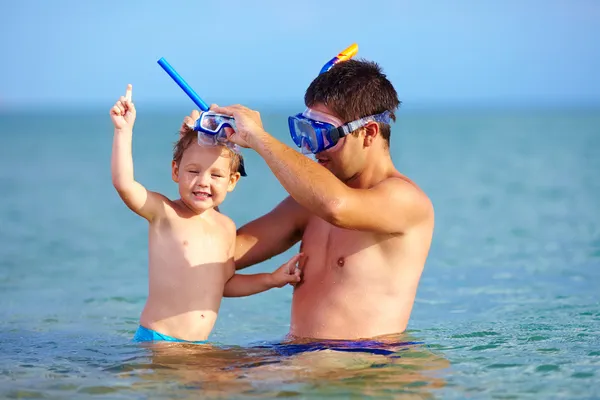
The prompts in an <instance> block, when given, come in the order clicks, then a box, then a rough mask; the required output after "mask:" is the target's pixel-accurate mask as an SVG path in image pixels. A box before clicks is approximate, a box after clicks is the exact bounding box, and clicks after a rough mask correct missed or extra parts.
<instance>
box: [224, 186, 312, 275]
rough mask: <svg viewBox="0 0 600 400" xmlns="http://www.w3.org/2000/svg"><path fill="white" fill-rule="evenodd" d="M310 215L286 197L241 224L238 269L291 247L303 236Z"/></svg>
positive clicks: (236, 259) (236, 248) (236, 254)
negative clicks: (256, 217) (257, 216)
mask: <svg viewBox="0 0 600 400" xmlns="http://www.w3.org/2000/svg"><path fill="white" fill-rule="evenodd" d="M308 218H309V213H308V211H307V210H306V209H305V208H304V207H302V206H301V205H299V204H298V203H297V202H296V201H295V200H294V199H293V198H292V197H287V198H286V199H285V200H283V201H282V202H281V203H279V204H278V205H277V206H276V207H275V208H274V209H273V210H272V211H270V212H269V213H267V214H265V215H263V216H262V217H260V218H258V219H255V220H254V221H252V222H249V223H247V224H246V225H244V226H242V227H241V228H240V229H238V231H237V237H236V245H235V252H234V259H235V266H236V269H243V268H246V267H249V266H251V265H254V264H258V263H260V262H263V261H265V260H268V259H270V258H271V257H274V256H276V255H277V254H281V253H283V252H284V251H286V250H288V249H289V248H290V247H292V246H293V245H294V244H296V243H297V242H298V241H299V240H300V239H301V238H302V234H303V233H304V229H305V227H306V224H307V222H308Z"/></svg>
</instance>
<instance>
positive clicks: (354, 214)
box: [214, 105, 433, 233]
mask: <svg viewBox="0 0 600 400" xmlns="http://www.w3.org/2000/svg"><path fill="white" fill-rule="evenodd" d="M214 111H216V112H219V113H224V114H227V115H231V116H233V117H234V118H235V123H236V130H229V131H228V130H227V129H228V128H227V129H226V132H228V133H227V135H228V136H227V137H228V138H229V140H231V141H233V142H235V143H237V144H239V145H240V146H244V147H251V148H252V149H254V150H255V151H256V152H257V153H259V154H260V156H261V157H262V158H263V159H264V160H265V161H266V163H267V165H268V166H269V168H270V169H271V171H273V173H274V174H275V176H276V177H277V179H278V180H279V182H280V183H281V184H282V185H283V187H284V188H285V190H286V191H287V192H288V193H289V194H290V195H291V196H292V197H293V198H294V199H295V200H296V201H297V202H298V204H300V205H301V206H303V207H304V208H306V209H307V210H308V211H309V212H310V213H312V214H314V215H317V216H319V217H321V218H322V219H324V220H326V221H328V222H329V223H331V224H333V225H335V226H339V227H342V228H346V229H357V230H368V231H373V232H382V233H402V232H405V231H406V230H407V229H408V228H409V227H410V226H413V225H415V224H417V223H420V222H422V221H425V220H426V219H428V218H430V217H431V216H432V215H433V207H432V205H431V202H430V201H429V199H428V198H427V196H426V195H425V194H424V193H423V192H421V191H420V190H419V189H418V188H417V187H416V185H414V184H413V183H412V182H410V181H408V180H406V179H403V178H400V177H397V178H389V179H387V180H385V181H384V182H382V183H381V184H379V185H377V186H376V187H373V188H370V189H354V188H350V187H348V186H347V185H346V184H344V183H343V182H342V181H340V180H339V179H338V178H337V177H335V175H333V174H332V173H331V172H330V171H329V170H327V169H326V168H325V167H323V166H322V165H319V164H318V163H316V162H314V161H312V160H310V159H308V158H307V157H305V156H304V155H302V154H300V153H299V152H297V151H295V150H294V149H292V148H290V147H289V146H286V145H285V144H283V143H281V142H280V141H279V140H277V139H275V138H274V137H273V136H271V135H269V134H268V133H267V132H265V130H264V129H263V125H262V122H261V120H260V114H259V113H258V112H256V111H253V110H250V109H248V108H246V107H243V106H240V105H236V106H230V107H215V108H214ZM375 126H377V124H375V123H373V124H372V127H371V129H373V127H375Z"/></svg>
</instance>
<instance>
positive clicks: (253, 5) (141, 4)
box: [0, 0, 600, 109]
mask: <svg viewBox="0 0 600 400" xmlns="http://www.w3.org/2000/svg"><path fill="white" fill-rule="evenodd" d="M0 4H1V6H0V48H1V49H2V62H1V63H0V69H1V71H0V72H1V73H0V109H1V108H12V107H17V108H18V107H24V106H32V105H44V106H51V107H53V108H55V107H59V108H60V107H65V108H66V107H69V108H70V107H74V106H75V107H76V106H82V107H103V108H106V107H107V105H110V104H112V103H113V102H114V101H115V99H116V98H117V97H118V96H119V95H121V93H122V92H123V91H124V88H125V85H126V84H127V83H132V84H133V86H134V100H135V101H136V102H137V103H140V102H142V103H145V104H152V105H155V106H158V107H169V108H170V107H175V106H181V105H188V106H190V107H191V106H192V103H191V101H190V100H189V99H188V98H187V97H186V96H185V94H184V93H183V92H182V91H181V90H180V89H179V88H178V87H177V86H176V85H175V84H174V83H173V82H172V81H171V80H170V78H169V77H168V75H166V74H165V73H164V71H163V70H162V69H161V68H160V67H159V66H158V65H157V64H156V61H157V60H158V59H159V58H160V57H165V58H166V59H167V60H168V61H169V62H170V63H171V64H172V65H173V66H174V67H175V68H176V69H177V70H178V72H179V73H180V74H181V75H182V76H183V77H184V78H185V79H186V80H187V81H188V82H189V83H190V85H191V86H192V87H193V88H194V89H196V91H197V92H198V93H199V94H200V96H201V97H203V98H204V99H205V100H206V101H207V102H209V103H210V102H219V103H220V104H228V103H238V102H241V103H247V104H249V105H258V104H271V105H277V104H287V103H296V102H301V101H302V97H303V95H304V91H305V89H306V86H307V85H308V84H309V83H310V81H311V80H312V79H313V78H314V77H315V76H316V74H317V73H318V71H319V69H320V68H321V66H322V65H323V64H324V63H325V62H326V61H328V60H329V59H330V58H331V57H332V56H334V55H335V54H337V53H338V52H339V51H340V50H342V49H344V48H345V47H347V46H348V45H350V44H351V43H353V42H356V43H358V45H359V56H360V57H364V58H368V59H371V60H375V61H377V62H379V63H380V64H381V66H382V67H383V69H384V71H385V72H386V73H387V75H388V77H389V78H390V80H391V81H392V83H393V84H394V85H395V87H396V89H397V90H398V92H399V94H400V97H401V100H402V101H403V102H404V105H405V106H406V105H408V106H410V105H420V106H427V105H461V104H465V105H469V104H470V105H481V104H492V105H536V104H553V105H554V104H569V105H571V104H600V45H599V44H598V43H599V40H600V39H599V38H600V1H595V0H573V1H568V0H565V1H553V0H550V1H511V0H509V1H497V0H494V1H485V0H482V1H466V0H465V1H460V0H459V1H442V0H440V1H428V0H422V1H418V0H413V1H401V0H399V1H393V0H387V1H382V0H370V1H360V2H359V1H353V0H332V1H325V0H320V1H313V0H310V1H302V2H293V1H259V0H256V1H228V2H227V1H211V2H207V1H168V2H167V1H163V2H153V1H134V0H131V1H123V2H107V1H89V2H88V1H66V0H56V1H45V0H38V1H31V0H19V1H13V2H9V1H7V0H1V3H0Z"/></svg>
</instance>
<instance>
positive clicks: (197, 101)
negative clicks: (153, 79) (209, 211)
mask: <svg viewBox="0 0 600 400" xmlns="http://www.w3.org/2000/svg"><path fill="white" fill-rule="evenodd" d="M157 63H158V65H160V66H161V67H162V69H164V70H165V72H166V73H167V74H169V76H170V77H171V78H172V79H173V80H174V81H175V83H177V84H178V85H179V87H180V88H181V89H182V90H183V91H184V92H185V93H186V94H187V95H188V96H189V98H190V99H192V101H193V102H194V104H196V105H197V106H198V108H200V109H201V110H202V111H208V110H209V108H210V107H209V106H208V104H206V103H205V102H204V100H202V98H200V96H198V93H196V92H195V91H194V89H192V88H191V87H190V85H188V84H187V82H186V81H185V79H183V78H182V77H181V75H179V74H178V73H177V71H175V68H173V67H172V66H171V64H169V63H168V62H167V60H165V59H164V57H161V58H160V60H158V61H157ZM239 172H240V174H241V175H242V176H246V167H245V166H244V158H243V157H242V156H241V155H240V167H239Z"/></svg>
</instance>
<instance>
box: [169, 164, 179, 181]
mask: <svg viewBox="0 0 600 400" xmlns="http://www.w3.org/2000/svg"><path fill="white" fill-rule="evenodd" d="M171 179H173V182H175V183H179V166H178V165H177V161H175V160H173V161H171Z"/></svg>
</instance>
